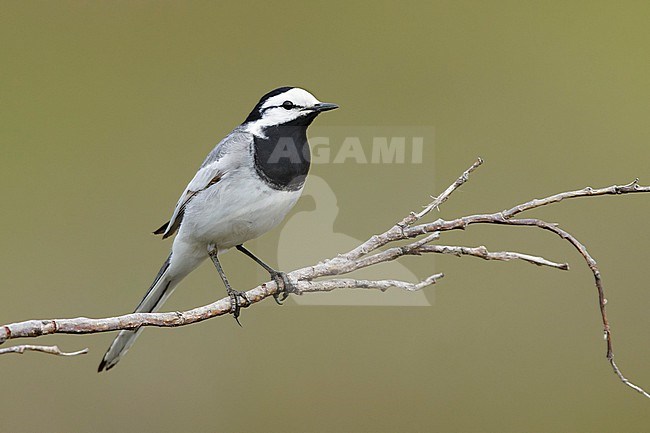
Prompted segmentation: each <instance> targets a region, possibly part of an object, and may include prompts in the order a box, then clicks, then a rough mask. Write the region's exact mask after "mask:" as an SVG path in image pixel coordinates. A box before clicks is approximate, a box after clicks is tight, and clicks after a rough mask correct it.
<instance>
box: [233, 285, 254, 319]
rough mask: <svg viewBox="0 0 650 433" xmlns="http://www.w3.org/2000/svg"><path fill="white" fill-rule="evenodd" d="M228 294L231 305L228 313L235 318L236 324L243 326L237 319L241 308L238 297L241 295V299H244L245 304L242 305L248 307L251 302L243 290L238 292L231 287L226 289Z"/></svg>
mask: <svg viewBox="0 0 650 433" xmlns="http://www.w3.org/2000/svg"><path fill="white" fill-rule="evenodd" d="M228 296H230V305H231V307H230V313H231V314H232V315H233V317H234V318H235V321H236V322H237V324H238V325H239V326H240V327H242V328H243V326H242V324H241V322H240V321H239V314H240V311H241V308H242V304H241V303H240V302H239V297H240V296H241V297H242V299H244V301H245V304H244V305H243V306H244V307H248V306H249V305H250V304H251V301H249V300H248V298H247V297H246V293H245V292H240V291H237V290H233V289H230V290H229V291H228Z"/></svg>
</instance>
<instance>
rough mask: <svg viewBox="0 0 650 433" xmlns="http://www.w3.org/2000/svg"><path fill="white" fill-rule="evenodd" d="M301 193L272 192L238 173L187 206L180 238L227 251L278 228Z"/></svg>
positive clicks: (247, 173)
mask: <svg viewBox="0 0 650 433" xmlns="http://www.w3.org/2000/svg"><path fill="white" fill-rule="evenodd" d="M301 193H302V189H300V190H297V191H279V190H275V189H272V188H270V187H268V186H267V185H266V184H265V183H263V182H262V181H261V180H260V179H259V178H257V177H256V175H255V173H254V172H253V171H252V170H250V171H249V170H241V171H237V172H235V173H232V176H229V177H224V178H223V179H222V180H221V181H219V183H218V184H216V185H214V186H213V187H211V188H209V189H207V190H205V191H202V192H201V193H199V194H197V196H196V197H194V198H193V199H192V200H191V202H190V203H188V206H187V208H186V209H185V215H184V217H183V221H182V223H181V227H180V230H179V233H178V235H177V236H178V237H181V238H184V239H186V240H187V241H189V242H191V243H200V244H203V245H206V246H207V244H210V243H214V244H215V245H216V246H217V247H218V248H219V250H220V251H225V250H227V249H229V248H232V247H234V246H236V245H239V244H242V243H244V242H246V241H249V240H251V239H254V238H256V237H258V236H261V235H262V234H264V233H266V232H268V231H269V230H271V229H272V228H273V227H275V226H276V225H278V224H279V223H280V222H281V221H282V220H283V219H284V217H285V216H286V215H287V213H288V212H289V211H290V210H291V208H293V206H294V205H295V204H296V201H298V198H299V197H300V194H301Z"/></svg>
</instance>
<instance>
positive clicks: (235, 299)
mask: <svg viewBox="0 0 650 433" xmlns="http://www.w3.org/2000/svg"><path fill="white" fill-rule="evenodd" d="M217 252H218V249H217V247H216V246H214V245H210V246H208V255H209V256H210V258H211V259H212V263H214V266H215V267H216V268H217V272H219V275H220V276H221V279H222V280H223V284H224V285H225V286H226V292H227V293H228V296H230V305H231V309H230V312H231V313H232V315H233V316H234V317H235V320H236V321H237V324H238V325H239V326H241V323H240V322H239V310H240V309H241V304H240V303H239V297H240V296H241V297H242V298H243V299H244V301H246V305H245V306H248V305H250V301H249V300H248V298H247V297H246V293H245V292H240V291H238V290H234V289H233V288H232V287H230V283H229V282H228V278H226V274H225V272H224V271H223V268H222V267H221V263H219V258H218V257H217Z"/></svg>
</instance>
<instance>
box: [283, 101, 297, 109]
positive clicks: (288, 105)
mask: <svg viewBox="0 0 650 433" xmlns="http://www.w3.org/2000/svg"><path fill="white" fill-rule="evenodd" d="M293 107H294V105H293V102H291V101H284V102H283V103H282V108H284V109H285V110H291V109H292V108H293Z"/></svg>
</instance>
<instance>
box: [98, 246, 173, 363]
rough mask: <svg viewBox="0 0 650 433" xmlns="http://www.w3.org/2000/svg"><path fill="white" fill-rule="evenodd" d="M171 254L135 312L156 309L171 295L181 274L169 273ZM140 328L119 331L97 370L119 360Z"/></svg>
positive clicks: (148, 311) (138, 333) (131, 343)
mask: <svg viewBox="0 0 650 433" xmlns="http://www.w3.org/2000/svg"><path fill="white" fill-rule="evenodd" d="M171 257H172V256H171V254H170V255H169V257H168V258H167V260H166V261H165V263H164V264H163V265H162V267H161V268H160V271H158V275H157V276H156V278H155V279H154V280H153V283H152V284H151V288H149V291H148V292H147V294H146V295H145V297H144V298H143V299H142V301H141V302H140V304H139V305H138V306H137V307H136V309H135V312H136V313H150V312H152V311H155V310H157V309H158V308H160V306H161V305H162V304H163V303H164V302H165V301H166V300H167V298H168V297H169V295H171V293H172V291H173V290H174V287H176V285H177V284H178V283H179V282H180V280H181V279H182V278H183V276H184V275H183V276H174V275H170V272H169V264H170V261H171ZM140 332H142V329H136V330H135V331H120V333H119V334H118V335H117V337H115V340H113V343H111V345H110V347H109V348H108V350H107V351H106V354H105V355H104V358H103V359H102V362H100V363H99V368H98V369H97V371H99V372H101V371H102V370H110V369H111V368H113V367H114V366H115V364H117V363H118V362H119V360H120V359H121V358H122V356H124V354H125V353H126V352H127V351H128V350H129V348H130V347H131V346H133V343H134V342H135V339H136V338H137V337H138V335H140Z"/></svg>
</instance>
